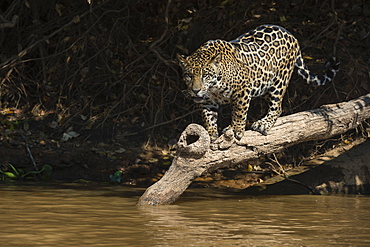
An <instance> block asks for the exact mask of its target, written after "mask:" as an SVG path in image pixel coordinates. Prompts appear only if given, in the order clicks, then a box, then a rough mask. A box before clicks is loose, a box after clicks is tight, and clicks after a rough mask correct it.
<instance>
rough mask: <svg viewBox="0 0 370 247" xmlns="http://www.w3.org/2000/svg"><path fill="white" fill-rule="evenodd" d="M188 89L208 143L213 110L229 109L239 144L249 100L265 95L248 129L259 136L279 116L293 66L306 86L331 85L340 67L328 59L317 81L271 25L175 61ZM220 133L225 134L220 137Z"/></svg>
mask: <svg viewBox="0 0 370 247" xmlns="http://www.w3.org/2000/svg"><path fill="white" fill-rule="evenodd" d="M177 58H178V60H179V63H180V65H181V67H182V68H183V78H184V80H185V82H186V84H187V87H188V88H187V90H185V95H186V96H188V97H189V98H192V99H193V100H194V102H196V103H199V104H200V105H201V107H202V115H203V121H204V124H205V127H206V129H207V130H208V133H209V135H210V137H211V140H215V139H216V138H217V137H218V131H217V115H218V111H217V110H218V107H219V105H223V104H231V105H232V115H231V124H230V125H229V126H228V127H227V128H226V129H225V130H227V129H232V130H233V131H234V133H235V137H236V138H237V139H240V138H241V137H242V136H243V132H244V130H245V125H246V119H247V112H248V108H249V104H250V101H251V99H252V98H253V97H257V96H261V95H267V96H268V100H269V109H268V112H267V114H266V116H264V117H263V118H262V119H260V120H258V121H256V122H255V123H253V125H252V129H253V130H255V131H258V132H260V133H262V134H264V135H267V133H268V131H269V130H270V129H271V127H272V126H273V125H274V124H275V122H276V119H277V118H278V117H279V116H280V114H281V112H282V108H281V104H282V100H283V97H284V94H285V92H286V89H287V86H288V84H289V80H290V78H291V75H292V72H293V70H294V66H296V67H297V68H298V73H299V75H301V76H302V77H303V78H304V79H305V80H306V81H307V83H309V84H311V85H315V86H319V85H325V84H327V83H328V82H330V81H331V80H332V79H333V78H334V77H335V74H336V73H337V71H338V66H339V62H338V61H337V60H336V59H335V58H332V59H331V60H329V62H328V63H327V65H326V67H327V71H326V73H324V74H322V75H315V74H313V73H311V72H310V71H309V70H308V69H307V67H306V66H305V64H304V61H303V59H302V55H301V51H300V48H299V44H298V41H297V39H296V38H295V37H294V36H293V35H292V34H291V33H290V32H288V31H287V30H285V29H284V28H282V27H280V26H276V25H262V26H259V27H257V28H256V29H254V30H251V31H249V32H247V33H245V34H243V35H241V36H239V37H238V38H237V39H235V40H232V41H224V40H209V41H207V42H206V43H205V44H203V45H202V46H201V47H200V48H199V49H197V50H196V51H195V52H194V53H193V54H192V55H190V56H187V57H185V56H181V55H178V56H177ZM225 130H224V131H225Z"/></svg>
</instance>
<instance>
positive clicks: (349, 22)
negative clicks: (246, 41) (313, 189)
mask: <svg viewBox="0 0 370 247" xmlns="http://www.w3.org/2000/svg"><path fill="white" fill-rule="evenodd" d="M12 21H13V22H12ZM266 23H271V24H278V25H281V26H284V27H285V28H286V29H288V30H289V31H291V32H292V33H293V34H294V35H295V36H296V37H297V38H298V40H299V41H300V44H301V49H302V51H303V54H304V57H305V60H306V63H307V65H308V67H309V68H310V69H311V70H312V71H314V72H321V71H322V69H323V64H324V62H325V61H326V59H327V58H328V57H330V56H333V55H335V56H337V57H339V59H340V60H341V70H340V72H339V74H338V76H337V78H336V80H335V81H334V82H333V83H332V84H331V85H329V86H325V87H319V88H313V87H310V86H308V85H305V82H304V81H303V80H302V79H300V78H299V77H298V75H297V73H295V74H294V76H293V78H292V80H291V84H290V87H289V90H288V93H287V95H286V97H285V101H284V113H283V114H284V115H287V114H291V113H294V112H299V111H302V110H307V109H313V108H317V107H319V106H320V105H322V104H328V103H335V102H341V101H346V100H349V99H353V98H356V97H358V96H361V95H364V94H366V93H368V92H369V90H370V82H369V77H370V74H369V71H370V42H369V40H370V31H369V30H370V3H369V1H365V0H352V1H334V0H325V1H315V0H296V1H287V0H282V1H266V0H263V1H260V0H249V1H235V0H234V1H233V0H225V1H203V0H199V1H179V0H167V1H151V0H135V1H131V0H125V1H114V0H106V1H104V0H101V1H92V3H91V4H89V3H88V1H85V2H84V1H70V0H59V1H57V0H53V1H47V3H45V1H42V0H34V1H30V0H25V1H24V0H3V1H1V3H0V47H1V49H0V114H1V115H0V130H1V134H0V168H1V169H2V170H3V171H6V170H7V169H10V168H11V167H10V166H9V164H11V165H13V166H14V167H17V168H23V169H25V170H34V169H36V170H37V169H38V170H41V167H42V166H43V165H45V164H50V165H51V166H52V167H53V174H52V178H53V179H60V180H66V181H73V180H76V179H87V180H94V181H108V180H109V174H113V173H114V172H115V171H117V170H120V171H121V172H122V173H123V176H122V179H123V180H122V181H123V182H124V183H126V184H139V185H144V184H145V185H147V184H149V183H152V182H153V181H155V180H157V179H158V178H159V177H160V176H161V175H162V174H163V172H164V171H165V170H166V169H167V168H168V165H169V164H170V160H171V153H170V151H169V149H170V146H171V145H172V144H173V143H174V142H175V141H174V140H175V139H176V138H177V137H178V136H179V134H180V133H181V132H182V131H183V129H184V128H185V127H186V126H187V125H188V124H189V123H191V122H197V123H200V122H201V120H200V114H199V113H198V112H197V107H196V106H195V105H194V104H193V103H192V102H191V101H190V100H188V99H186V98H185V97H184V96H183V95H182V93H181V90H183V89H184V87H185V86H184V85H183V83H182V81H181V71H180V68H179V66H178V65H177V64H176V61H175V57H176V56H175V55H176V53H181V54H190V53H191V52H193V51H194V50H195V49H196V48H197V47H198V46H200V45H201V44H202V43H203V42H205V41H207V40H209V39H216V38H221V39H225V40H231V39H233V38H235V37H237V36H239V35H240V34H242V33H243V32H246V31H248V30H250V29H252V28H255V27H256V26H258V25H260V24H266ZM265 108H266V105H265V102H264V100H263V99H256V100H254V102H253V105H252V107H251V110H250V112H249V119H250V120H251V121H254V120H256V119H258V118H259V117H260V116H261V115H262V114H263V113H264V109H265ZM228 111H229V108H228V107H225V108H224V109H223V110H222V114H221V117H222V119H223V122H222V123H221V126H225V125H226V124H227V123H228V121H229V119H228V117H229V115H228ZM365 128H366V126H364V128H362V129H358V130H357V131H355V132H352V133H348V135H346V136H341V137H338V138H337V139H335V140H326V141H325V142H319V143H305V144H300V145H298V146H295V147H294V148H292V149H289V150H287V151H286V152H284V153H283V154H276V155H274V157H270V158H272V160H275V163H276V162H278V161H277V160H279V162H280V163H282V164H292V165H299V163H300V161H301V160H302V159H303V158H305V157H310V156H312V155H315V154H316V153H318V152H323V151H324V150H325V149H326V148H331V147H332V146H333V145H337V144H338V143H340V142H348V141H350V140H351V138H355V137H356V136H358V135H362V134H364V131H363V130H364V129H365ZM302 157H303V158H302ZM270 158H269V157H267V158H266V159H268V160H269V159H270ZM263 161H264V160H262V162H263ZM271 162H272V161H271ZM271 162H270V163H271ZM260 163H261V160H260V161H258V162H257V161H256V162H255V164H260ZM266 163H267V162H266ZM272 163H273V162H272ZM255 164H254V163H253V162H252V163H251V164H241V165H240V167H236V169H235V170H234V169H228V170H223V171H217V172H215V173H213V174H212V179H213V180H217V179H219V180H220V179H221V178H225V177H226V178H232V179H233V181H236V180H237V178H240V177H243V178H245V176H244V175H240V174H239V173H237V172H236V170H238V169H239V170H243V169H242V168H244V170H246V171H250V170H251V169H252V168H253V167H255V166H257V167H258V166H259V165H255ZM251 167H252V168H251ZM252 170H253V169H252ZM257 173H258V172H257ZM254 174H255V173H254ZM203 179H204V180H205V181H208V180H212V179H211V178H209V177H207V176H206V177H204V178H203ZM247 179H250V180H251V181H252V182H255V181H257V180H258V179H260V177H256V176H255V175H253V176H249V178H247ZM117 181H118V182H119V180H117ZM248 181H249V180H248ZM248 181H245V180H243V183H245V182H248Z"/></svg>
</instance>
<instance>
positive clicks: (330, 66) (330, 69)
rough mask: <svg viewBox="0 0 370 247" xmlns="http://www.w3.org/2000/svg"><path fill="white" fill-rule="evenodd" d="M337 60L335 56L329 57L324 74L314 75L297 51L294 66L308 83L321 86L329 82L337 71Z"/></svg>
mask: <svg viewBox="0 0 370 247" xmlns="http://www.w3.org/2000/svg"><path fill="white" fill-rule="evenodd" d="M339 64H340V62H339V60H338V59H337V58H336V57H332V58H330V59H329V60H328V61H327V62H326V64H325V67H326V72H325V73H324V74H319V75H315V74H313V73H312V72H311V71H309V70H308V68H307V66H306V65H305V64H304V61H303V58H302V55H301V53H300V52H299V54H298V56H297V59H296V63H295V66H296V67H297V68H298V74H299V75H300V76H302V77H303V79H305V80H306V81H307V83H308V84H310V85H313V86H321V85H325V84H327V83H329V82H331V81H332V80H333V79H334V77H335V75H336V74H337V72H338V71H339Z"/></svg>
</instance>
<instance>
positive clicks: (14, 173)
mask: <svg viewBox="0 0 370 247" xmlns="http://www.w3.org/2000/svg"><path fill="white" fill-rule="evenodd" d="M8 166H9V167H10V168H11V171H3V170H1V169H0V173H1V174H2V176H1V177H0V180H6V179H7V178H10V179H19V180H21V179H29V178H33V179H35V177H36V176H37V175H41V179H43V180H48V179H50V176H51V173H52V170H53V169H52V167H51V166H50V165H44V166H43V167H42V169H41V170H40V171H29V172H26V173H25V172H24V171H23V170H22V169H17V168H15V167H14V166H13V165H12V164H8Z"/></svg>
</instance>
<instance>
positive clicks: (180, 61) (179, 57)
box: [176, 53, 187, 67]
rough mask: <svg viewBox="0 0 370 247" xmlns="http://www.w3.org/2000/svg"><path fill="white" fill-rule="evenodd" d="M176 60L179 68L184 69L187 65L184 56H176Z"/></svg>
mask: <svg viewBox="0 0 370 247" xmlns="http://www.w3.org/2000/svg"><path fill="white" fill-rule="evenodd" d="M176 57H177V60H178V61H179V64H180V66H181V67H184V66H185V65H186V64H187V61H186V57H185V56H184V55H180V54H178V53H177V54H176Z"/></svg>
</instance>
